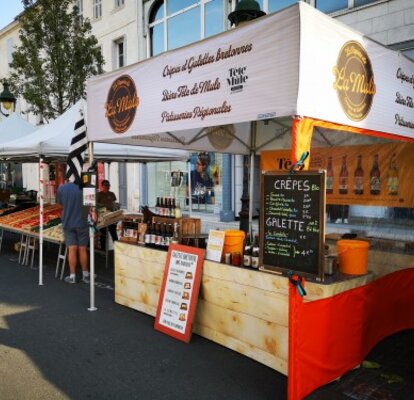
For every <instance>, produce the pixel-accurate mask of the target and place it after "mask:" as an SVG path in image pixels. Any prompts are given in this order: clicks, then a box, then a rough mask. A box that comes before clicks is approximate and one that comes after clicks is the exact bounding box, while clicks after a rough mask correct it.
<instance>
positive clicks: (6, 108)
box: [0, 81, 16, 117]
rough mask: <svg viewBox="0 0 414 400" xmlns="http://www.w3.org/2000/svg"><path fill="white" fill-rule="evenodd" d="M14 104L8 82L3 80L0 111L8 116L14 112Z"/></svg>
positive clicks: (14, 99)
mask: <svg viewBox="0 0 414 400" xmlns="http://www.w3.org/2000/svg"><path fill="white" fill-rule="evenodd" d="M15 106H16V98H15V97H14V95H13V93H11V92H10V90H9V84H8V82H6V81H3V91H2V92H1V93H0V113H1V114H3V115H4V116H5V117H8V116H9V115H10V114H11V113H12V112H14V110H15Z"/></svg>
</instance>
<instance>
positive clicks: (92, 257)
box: [88, 142, 97, 311]
mask: <svg viewBox="0 0 414 400" xmlns="http://www.w3.org/2000/svg"><path fill="white" fill-rule="evenodd" d="M88 154H89V165H92V163H93V143H92V142H89V147H88ZM95 212H96V209H95V206H91V209H90V214H91V213H92V215H95ZM92 215H90V217H92ZM89 261H90V268H89V279H90V281H89V289H90V307H89V308H88V310H89V311H96V310H97V308H96V307H95V232H94V228H93V226H92V225H89Z"/></svg>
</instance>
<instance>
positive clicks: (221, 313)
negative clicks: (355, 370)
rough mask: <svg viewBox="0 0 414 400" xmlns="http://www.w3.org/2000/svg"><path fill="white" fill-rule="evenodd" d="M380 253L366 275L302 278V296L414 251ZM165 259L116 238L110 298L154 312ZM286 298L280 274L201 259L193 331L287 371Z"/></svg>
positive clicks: (397, 264)
mask: <svg viewBox="0 0 414 400" xmlns="http://www.w3.org/2000/svg"><path fill="white" fill-rule="evenodd" d="M376 253H383V252H376ZM385 254H388V253H384V254H373V255H371V252H370V255H369V260H370V261H369V267H368V268H369V270H371V271H374V272H370V273H369V274H367V275H364V276H359V277H355V278H352V279H347V280H344V281H339V282H335V283H332V284H329V285H327V284H321V283H312V282H307V283H306V291H307V296H306V297H305V301H312V300H317V299H321V298H326V297H330V296H333V295H335V294H338V293H341V292H344V291H346V290H349V289H352V288H355V287H359V286H362V285H364V284H366V283H368V282H370V281H372V280H373V279H376V278H377V277H378V276H381V275H383V274H386V273H389V272H390V271H391V270H395V269H398V268H403V267H407V266H408V265H411V266H413V265H414V256H407V255H401V256H402V257H401V258H398V257H395V255H390V256H388V258H387V257H385ZM166 258H167V253H166V252H163V251H158V250H154V249H150V248H146V247H140V246H137V245H131V244H128V243H122V242H119V241H118V242H116V243H115V302H116V303H118V304H122V305H124V306H127V307H130V308H133V309H135V310H138V311H141V312H144V313H146V314H149V315H152V316H155V314H156V309H157V303H158V297H159V291H160V286H161V281H162V276H163V271H164V266H165V262H166ZM371 259H372V262H371ZM376 265H378V268H376ZM375 269H378V272H379V273H378V275H377V273H376V272H375ZM288 300H289V299H288V280H287V278H286V277H283V276H278V275H273V274H268V273H265V272H259V271H255V270H250V269H243V268H238V267H232V266H229V265H224V264H219V263H215V262H212V261H205V262H204V266H203V275H202V280H201V287H200V297H199V301H198V304H197V310H196V313H195V320H194V327H193V332H194V333H196V334H198V335H200V336H203V337H205V338H207V339H210V340H212V341H214V342H216V343H219V344H221V345H223V346H226V347H228V348H230V349H232V350H235V351H237V352H239V353H241V354H244V355H246V356H247V357H250V358H252V359H254V360H256V361H258V362H260V363H262V364H264V365H267V366H268V367H270V368H273V369H275V370H277V371H279V372H281V373H283V374H285V375H287V368H288V304H289V301H288Z"/></svg>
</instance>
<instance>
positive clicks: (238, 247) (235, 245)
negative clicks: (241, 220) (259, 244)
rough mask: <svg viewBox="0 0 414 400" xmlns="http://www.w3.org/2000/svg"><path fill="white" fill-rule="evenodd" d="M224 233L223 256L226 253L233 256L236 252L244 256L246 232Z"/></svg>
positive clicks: (233, 231) (227, 230)
mask: <svg viewBox="0 0 414 400" xmlns="http://www.w3.org/2000/svg"><path fill="white" fill-rule="evenodd" d="M224 232H225V236H224V245H223V255H224V254H226V253H231V254H233V253H236V252H239V253H240V255H242V254H243V247H244V246H243V244H244V236H245V233H244V231H236V230H230V229H226V230H225V231H224Z"/></svg>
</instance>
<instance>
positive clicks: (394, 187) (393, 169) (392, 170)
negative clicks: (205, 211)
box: [387, 153, 399, 196]
mask: <svg viewBox="0 0 414 400" xmlns="http://www.w3.org/2000/svg"><path fill="white" fill-rule="evenodd" d="M396 158H397V156H396V154H395V153H394V154H393V155H392V157H391V161H390V166H389V168H388V173H387V186H388V194H389V195H390V196H396V195H398V187H399V182H398V170H397V160H396Z"/></svg>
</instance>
